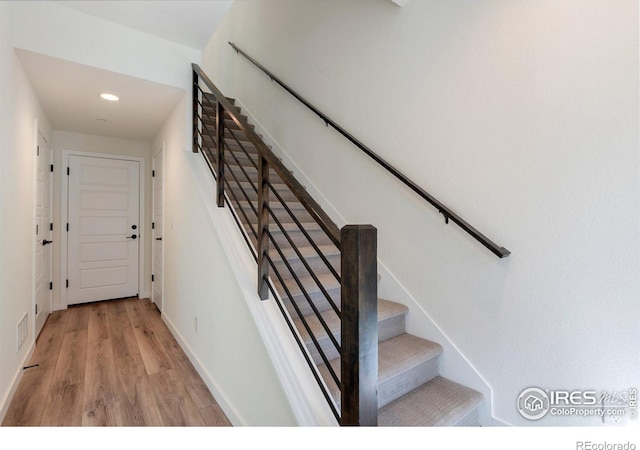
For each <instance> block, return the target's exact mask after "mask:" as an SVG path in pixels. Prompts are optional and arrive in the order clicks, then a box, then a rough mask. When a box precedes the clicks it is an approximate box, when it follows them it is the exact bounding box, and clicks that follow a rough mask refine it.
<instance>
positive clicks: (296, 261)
mask: <svg viewBox="0 0 640 450" xmlns="http://www.w3.org/2000/svg"><path fill="white" fill-rule="evenodd" d="M272 257H273V258H274V262H275V265H276V267H277V268H278V270H279V271H280V273H281V274H286V275H284V276H283V278H284V279H289V278H292V275H290V271H289V269H288V268H287V266H286V264H285V263H284V261H282V260H279V261H275V259H276V258H278V259H280V255H276V254H275V252H274V255H273V256H272ZM304 260H305V262H306V263H307V265H308V266H309V267H310V268H311V270H312V271H313V272H314V273H324V272H326V271H327V270H328V268H327V265H326V263H325V262H324V261H323V260H322V258H320V257H319V256H307V257H305V258H304ZM327 261H329V263H330V264H331V265H332V266H333V268H334V269H335V271H336V272H337V273H338V274H339V273H340V255H331V256H328V257H327ZM287 262H288V263H289V265H290V266H291V268H292V269H293V270H294V271H295V273H296V275H298V276H299V277H301V276H302V277H306V276H308V274H309V271H308V270H307V268H306V267H305V266H304V264H303V263H302V261H301V260H300V258H299V257H298V256H297V255H296V256H295V257H291V258H287Z"/></svg>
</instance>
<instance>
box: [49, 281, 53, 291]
mask: <svg viewBox="0 0 640 450" xmlns="http://www.w3.org/2000/svg"><path fill="white" fill-rule="evenodd" d="M49 290H50V291H52V290H53V281H49Z"/></svg>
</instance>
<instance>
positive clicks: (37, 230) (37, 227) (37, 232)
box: [36, 225, 40, 235]
mask: <svg viewBox="0 0 640 450" xmlns="http://www.w3.org/2000/svg"><path fill="white" fill-rule="evenodd" d="M38 234H40V227H39V226H38V225H36V235H38Z"/></svg>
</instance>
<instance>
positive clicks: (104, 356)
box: [82, 339, 119, 426]
mask: <svg viewBox="0 0 640 450" xmlns="http://www.w3.org/2000/svg"><path fill="white" fill-rule="evenodd" d="M86 359H87V363H86V369H85V371H86V372H85V380H86V381H85V383H84V398H83V405H84V406H83V414H82V424H83V425H89V426H107V425H116V424H117V422H118V418H117V417H116V415H115V412H116V411H119V408H114V404H115V403H116V398H117V397H116V390H117V381H116V374H115V365H114V359H113V348H112V346H111V340H110V339H99V340H95V341H93V342H90V343H89V344H88V346H87V358H86Z"/></svg>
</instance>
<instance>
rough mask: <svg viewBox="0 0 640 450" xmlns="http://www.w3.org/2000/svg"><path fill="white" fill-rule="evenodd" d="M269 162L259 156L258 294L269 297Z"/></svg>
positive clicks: (264, 298)
mask: <svg viewBox="0 0 640 450" xmlns="http://www.w3.org/2000/svg"><path fill="white" fill-rule="evenodd" d="M268 183H269V164H268V163H267V160H266V159H265V157H264V156H263V155H260V156H259V157H258V295H259V296H260V298H261V299H262V300H266V299H267V298H269V285H268V282H267V280H268V279H269V261H268V260H267V255H268V254H269V235H268V234H267V232H268V231H269V210H268V209H267V206H269V184H268Z"/></svg>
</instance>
